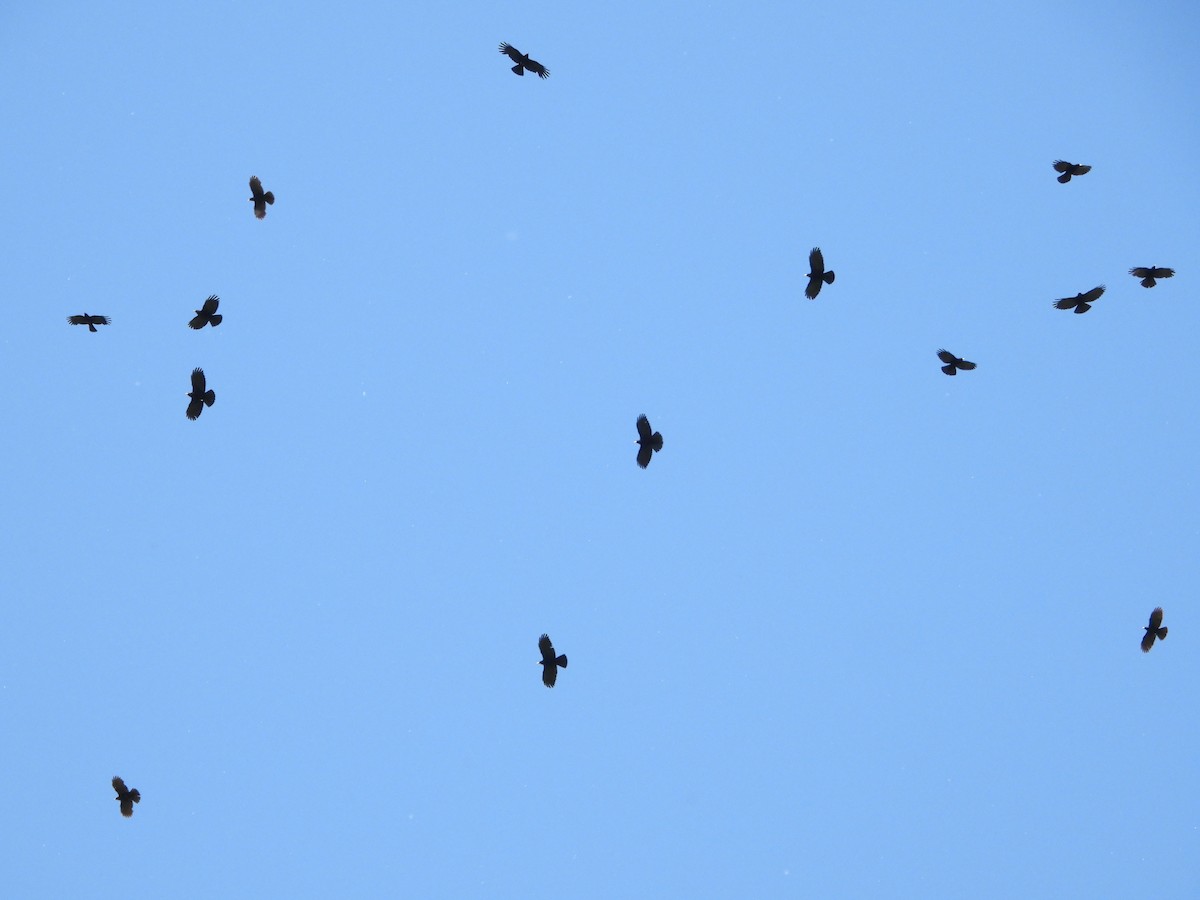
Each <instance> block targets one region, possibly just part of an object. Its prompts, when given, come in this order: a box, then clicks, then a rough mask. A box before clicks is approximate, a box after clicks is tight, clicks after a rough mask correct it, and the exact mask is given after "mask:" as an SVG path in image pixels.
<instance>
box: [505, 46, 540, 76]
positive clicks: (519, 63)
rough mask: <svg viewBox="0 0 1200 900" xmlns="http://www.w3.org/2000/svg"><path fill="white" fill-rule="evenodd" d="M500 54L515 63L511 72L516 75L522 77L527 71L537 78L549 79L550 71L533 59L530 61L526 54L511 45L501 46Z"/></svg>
mask: <svg viewBox="0 0 1200 900" xmlns="http://www.w3.org/2000/svg"><path fill="white" fill-rule="evenodd" d="M500 52H501V53H503V54H504V55H505V56H507V57H508V58H509V59H511V60H512V61H513V62H515V63H516V65H515V66H513V67H512V70H513V71H514V72H515V73H516V74H518V75H524V74H525V70H526V69H528V70H529V71H530V72H532V73H533V74H534V75H536V76H537V77H538V78H549V77H550V70H549V69H547V68H546V67H545V66H543V65H542V64H541V63H540V62H538V61H537V60H535V59H530V58H529V55H528V54H527V53H522V52H521V51H520V50H518V49H517V48H516V47H514V46H512V45H511V44H501V45H500Z"/></svg>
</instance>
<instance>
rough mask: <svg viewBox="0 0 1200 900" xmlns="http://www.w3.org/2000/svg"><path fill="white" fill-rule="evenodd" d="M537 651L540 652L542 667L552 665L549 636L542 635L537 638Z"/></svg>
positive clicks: (552, 650) (551, 646) (552, 655)
mask: <svg viewBox="0 0 1200 900" xmlns="http://www.w3.org/2000/svg"><path fill="white" fill-rule="evenodd" d="M538 649H539V650H541V651H542V665H544V666H552V665H554V645H553V644H551V643H550V635H548V634H543V635H542V636H541V637H540V638H538Z"/></svg>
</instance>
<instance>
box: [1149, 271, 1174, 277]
mask: <svg viewBox="0 0 1200 900" xmlns="http://www.w3.org/2000/svg"><path fill="white" fill-rule="evenodd" d="M1150 275H1151V277H1153V278H1173V277H1174V276H1175V270H1174V269H1151V270H1150Z"/></svg>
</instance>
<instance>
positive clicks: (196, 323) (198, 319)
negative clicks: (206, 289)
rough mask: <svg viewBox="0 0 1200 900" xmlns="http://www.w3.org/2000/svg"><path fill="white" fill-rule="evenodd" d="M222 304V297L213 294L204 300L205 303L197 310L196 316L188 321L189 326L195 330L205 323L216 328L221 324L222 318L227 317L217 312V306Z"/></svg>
mask: <svg viewBox="0 0 1200 900" xmlns="http://www.w3.org/2000/svg"><path fill="white" fill-rule="evenodd" d="M220 305H221V298H220V297H218V296H217V295H216V294H213V295H212V296H211V297H209V298H208V299H207V300H205V301H204V305H203V306H201V307H200V308H199V309H198V310H196V316H195V318H194V319H192V321H190V322H188V328H191V329H192V330H193V331H199V330H200V329H201V328H203V327H204V326H205V325H211V326H212V327H213V328H216V327H217V326H218V325H220V324H221V320H222V319H223V318H225V317H224V316H222V315H218V314H217V307H218V306H220Z"/></svg>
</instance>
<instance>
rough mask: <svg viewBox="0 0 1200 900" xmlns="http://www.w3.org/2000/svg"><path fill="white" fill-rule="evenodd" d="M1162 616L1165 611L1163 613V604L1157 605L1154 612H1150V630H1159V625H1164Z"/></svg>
mask: <svg viewBox="0 0 1200 900" xmlns="http://www.w3.org/2000/svg"><path fill="white" fill-rule="evenodd" d="M1162 616H1163V613H1162V607H1161V606H1157V607H1155V608H1154V612H1152V613H1150V630H1151V631H1158V629H1159V627H1160V626H1161V625H1162Z"/></svg>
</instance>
